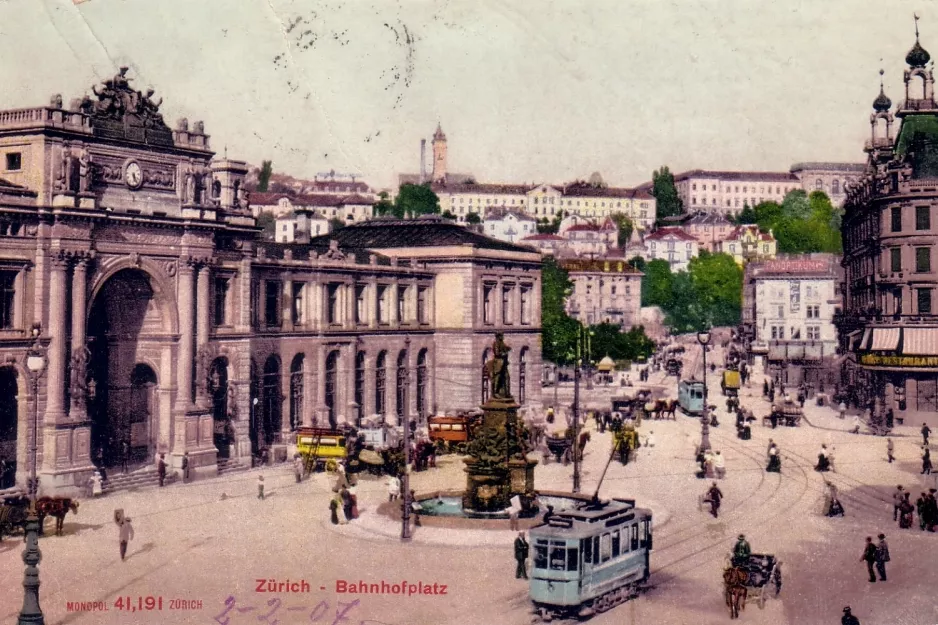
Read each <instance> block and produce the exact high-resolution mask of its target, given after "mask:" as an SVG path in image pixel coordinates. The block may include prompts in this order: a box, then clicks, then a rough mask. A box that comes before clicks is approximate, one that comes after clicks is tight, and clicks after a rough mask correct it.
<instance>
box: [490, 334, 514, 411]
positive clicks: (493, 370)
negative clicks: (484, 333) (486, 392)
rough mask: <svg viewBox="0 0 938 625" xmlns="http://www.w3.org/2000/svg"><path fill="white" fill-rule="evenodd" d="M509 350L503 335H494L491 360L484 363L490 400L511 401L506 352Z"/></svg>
mask: <svg viewBox="0 0 938 625" xmlns="http://www.w3.org/2000/svg"><path fill="white" fill-rule="evenodd" d="M509 351H511V348H510V347H508V345H507V344H506V343H505V335H504V334H502V333H501V332H496V333H495V342H494V343H492V359H491V360H490V361H488V362H487V363H485V366H486V368H487V370H488V371H487V372H488V375H489V381H490V383H491V387H492V388H491V395H490V396H491V397H492V399H511V384H510V381H509V377H508V352H509Z"/></svg>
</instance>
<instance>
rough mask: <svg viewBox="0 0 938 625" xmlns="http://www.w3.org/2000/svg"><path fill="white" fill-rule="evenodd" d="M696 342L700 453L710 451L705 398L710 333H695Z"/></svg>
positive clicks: (707, 411)
mask: <svg viewBox="0 0 938 625" xmlns="http://www.w3.org/2000/svg"><path fill="white" fill-rule="evenodd" d="M697 342H699V343H700V349H701V351H702V352H703V385H704V387H703V400H704V405H703V415H702V416H701V418H700V422H701V423H700V451H701V452H704V451H708V450H709V449H710V414H709V413H710V407H709V406H708V404H709V401H710V400H709V398H708V397H707V345H708V344H709V343H710V331H709V330H704V331H701V332H698V333H697Z"/></svg>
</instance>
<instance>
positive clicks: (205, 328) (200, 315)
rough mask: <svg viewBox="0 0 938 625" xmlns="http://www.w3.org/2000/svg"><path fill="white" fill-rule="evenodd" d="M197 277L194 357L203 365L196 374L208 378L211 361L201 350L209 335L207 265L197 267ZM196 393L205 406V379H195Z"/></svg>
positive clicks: (208, 277)
mask: <svg viewBox="0 0 938 625" xmlns="http://www.w3.org/2000/svg"><path fill="white" fill-rule="evenodd" d="M197 271H198V277H197V280H196V324H195V325H196V342H195V345H196V351H195V354H196V357H197V358H198V359H199V362H201V363H202V365H203V366H204V367H205V370H204V371H201V370H199V368H198V367H196V371H198V375H201V376H203V377H204V378H205V379H207V378H208V368H209V367H211V366H212V365H211V362H208V361H207V359H203V356H202V354H203V351H204V350H206V349H208V335H209V329H210V327H211V326H210V325H209V321H210V319H209V290H210V289H209V282H210V280H211V269H210V268H209V266H208V265H201V266H200V267H199V268H198V270H197ZM195 387H196V393H197V394H198V397H197V398H196V399H197V401H198V404H199V406H201V407H203V408H207V407H208V406H209V405H210V403H211V399H210V398H209V396H208V390H207V388H206V384H205V380H204V379H203V380H196V385H195Z"/></svg>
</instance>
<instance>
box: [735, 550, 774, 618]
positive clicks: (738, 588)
mask: <svg viewBox="0 0 938 625" xmlns="http://www.w3.org/2000/svg"><path fill="white" fill-rule="evenodd" d="M770 582H771V587H774V588H775V594H776V595H778V593H779V592H780V591H781V589H782V569H781V562H779V561H778V559H777V558H776V557H775V556H774V555H771V554H759V553H754V554H752V555H751V556H749V561H748V562H746V563H742V564H739V563H736V564H733V563H728V566H727V567H725V568H724V570H723V587H724V593H725V596H726V605H727V607H728V608H729V609H730V618H738V617H739V611H740V610H742V609H744V608H745V607H746V599H747V598H749V597H750V596H752V597H753V598H755V599H756V601H758V605H759V609H760V610H761V609H762V608H764V607H765V602H766V599H767V595H766V592H767V589H768V588H769V587H770Z"/></svg>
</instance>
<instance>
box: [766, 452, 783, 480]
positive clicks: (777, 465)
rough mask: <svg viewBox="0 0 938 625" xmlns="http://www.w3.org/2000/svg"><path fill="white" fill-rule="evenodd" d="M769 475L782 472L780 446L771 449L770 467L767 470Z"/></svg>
mask: <svg viewBox="0 0 938 625" xmlns="http://www.w3.org/2000/svg"><path fill="white" fill-rule="evenodd" d="M765 470H766V471H767V472H769V473H781V472H782V459H781V458H780V457H779V455H778V446H777V445H772V447H771V448H770V449H769V465H768V466H767V467H766V468H765Z"/></svg>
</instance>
